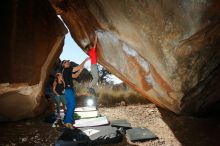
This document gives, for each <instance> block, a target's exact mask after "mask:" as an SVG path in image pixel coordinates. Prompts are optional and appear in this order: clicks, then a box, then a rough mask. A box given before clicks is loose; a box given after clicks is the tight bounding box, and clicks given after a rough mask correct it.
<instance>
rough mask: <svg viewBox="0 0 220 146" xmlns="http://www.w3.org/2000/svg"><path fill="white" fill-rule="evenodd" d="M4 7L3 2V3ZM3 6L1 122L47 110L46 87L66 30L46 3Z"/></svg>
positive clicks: (40, 0)
mask: <svg viewBox="0 0 220 146" xmlns="http://www.w3.org/2000/svg"><path fill="white" fill-rule="evenodd" d="M2 3H3V2H2ZM0 5H1V11H2V12H1V14H4V16H3V17H2V19H1V24H2V23H3V26H2V25H1V53H0V67H1V72H0V118H2V119H4V120H19V119H23V118H29V117H33V116H36V115H37V114H39V113H41V112H42V111H43V110H44V108H45V102H44V100H45V98H44V94H43V93H44V91H43V90H44V85H45V81H46V78H47V75H48V73H49V70H50V69H51V68H52V65H53V63H54V62H55V60H56V59H57V57H58V56H59V54H60V53H61V51H62V49H61V48H62V47H63V40H64V37H65V34H66V33H67V30H66V28H65V27H64V26H63V24H62V22H61V21H60V20H59V18H58V17H57V16H56V13H55V11H54V9H53V8H52V7H51V5H50V3H49V2H48V1H45V0H34V1H29V0H18V1H17V0H11V1H7V2H6V1H4V4H0Z"/></svg>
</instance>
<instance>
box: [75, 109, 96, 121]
mask: <svg viewBox="0 0 220 146" xmlns="http://www.w3.org/2000/svg"><path fill="white" fill-rule="evenodd" d="M75 114H77V115H78V116H79V117H80V119H84V118H95V117H98V116H99V113H98V111H85V112H75Z"/></svg>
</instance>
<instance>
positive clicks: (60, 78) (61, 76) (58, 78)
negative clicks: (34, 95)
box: [55, 73, 63, 82]
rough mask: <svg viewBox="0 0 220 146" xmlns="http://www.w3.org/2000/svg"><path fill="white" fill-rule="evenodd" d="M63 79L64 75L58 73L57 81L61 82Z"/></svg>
mask: <svg viewBox="0 0 220 146" xmlns="http://www.w3.org/2000/svg"><path fill="white" fill-rule="evenodd" d="M62 79H63V74H62V73H57V74H56V76H55V81H56V82H57V81H59V80H62Z"/></svg>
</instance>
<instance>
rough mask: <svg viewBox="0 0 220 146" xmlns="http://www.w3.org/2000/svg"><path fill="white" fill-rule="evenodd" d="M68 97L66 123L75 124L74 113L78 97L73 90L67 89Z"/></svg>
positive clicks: (66, 94)
mask: <svg viewBox="0 0 220 146" xmlns="http://www.w3.org/2000/svg"><path fill="white" fill-rule="evenodd" d="M65 96H66V108H67V110H66V115H65V119H64V123H74V122H75V120H74V111H75V107H76V97H75V94H74V91H73V89H71V88H70V89H65Z"/></svg>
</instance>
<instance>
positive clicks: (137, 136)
mask: <svg viewBox="0 0 220 146" xmlns="http://www.w3.org/2000/svg"><path fill="white" fill-rule="evenodd" d="M126 136H127V138H128V139H129V140H130V141H147V140H152V139H157V136H156V135H155V134H154V133H153V132H151V131H150V130H149V129H147V128H141V127H134V128H132V129H128V130H127V131H126Z"/></svg>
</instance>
